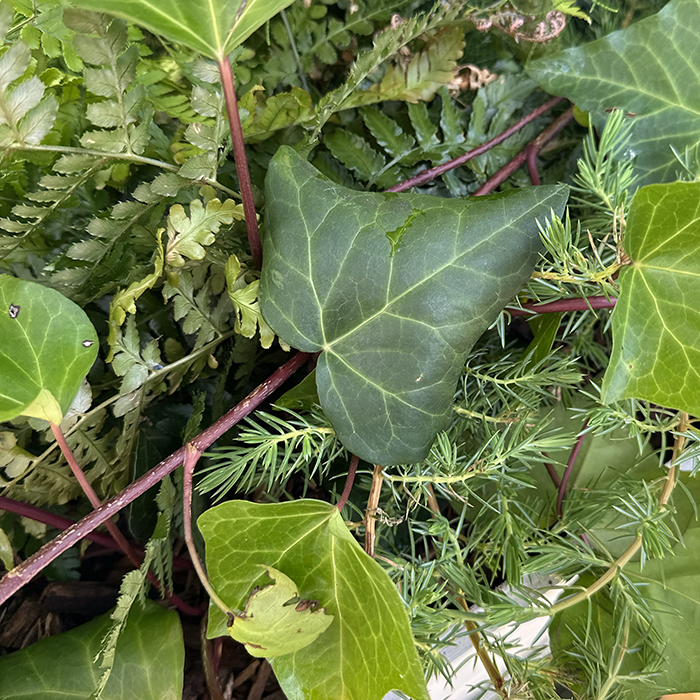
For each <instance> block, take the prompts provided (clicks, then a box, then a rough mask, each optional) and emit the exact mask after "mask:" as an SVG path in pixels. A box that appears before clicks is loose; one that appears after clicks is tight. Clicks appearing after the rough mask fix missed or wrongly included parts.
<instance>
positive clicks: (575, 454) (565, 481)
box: [557, 419, 588, 518]
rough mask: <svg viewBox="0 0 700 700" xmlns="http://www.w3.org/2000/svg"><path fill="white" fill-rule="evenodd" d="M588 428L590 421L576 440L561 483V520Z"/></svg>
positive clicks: (559, 510) (559, 498) (559, 500)
mask: <svg viewBox="0 0 700 700" xmlns="http://www.w3.org/2000/svg"><path fill="white" fill-rule="evenodd" d="M587 427H588V419H586V421H585V422H584V424H583V427H582V428H581V434H580V435H579V436H578V439H577V440H576V444H575V445H574V448H573V449H572V450H571V454H570V455H569V460H568V461H567V463H566V469H565V470H564V476H562V478H561V482H560V484H559V493H558V494H557V515H558V516H559V517H560V518H561V516H562V512H563V508H562V506H563V504H564V498H565V497H566V487H567V486H568V485H569V479H570V478H571V472H572V471H573V469H574V464H576V458H577V457H578V453H579V452H580V451H581V446H582V445H583V441H584V440H585V439H586V432H585V431H586V428H587Z"/></svg>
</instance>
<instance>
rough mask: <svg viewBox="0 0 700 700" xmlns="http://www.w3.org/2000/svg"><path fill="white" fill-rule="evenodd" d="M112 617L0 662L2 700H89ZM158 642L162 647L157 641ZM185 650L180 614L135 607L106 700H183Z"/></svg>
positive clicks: (120, 644) (121, 640)
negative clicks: (98, 656)
mask: <svg viewBox="0 0 700 700" xmlns="http://www.w3.org/2000/svg"><path fill="white" fill-rule="evenodd" d="M109 626H110V619H109V615H108V614H107V615H101V616H100V617H98V618H96V619H94V620H92V621H91V622H88V623H87V624H85V625H81V626H80V627H76V628H75V629H72V630H71V631H70V632H65V633H63V634H57V635H55V636H53V637H48V638H47V639H42V640H41V641H39V642H36V643H34V644H32V645H30V646H28V647H26V648H25V649H22V650H21V651H16V652H15V653H14V654H8V655H7V656H3V657H2V658H0V697H2V698H3V700H22V699H24V698H32V700H75V699H76V698H85V699H87V698H89V697H90V695H91V693H92V692H93V690H94V689H95V686H96V685H97V682H98V680H99V678H100V675H101V674H102V671H101V669H100V668H99V666H97V665H96V664H95V663H94V659H95V655H96V654H97V653H98V651H99V649H100V643H101V640H102V638H103V637H104V635H105V632H107V630H108V629H109ZM154 640H157V644H155V643H154ZM184 661H185V646H184V644H183V641H182V628H181V626H180V620H179V618H178V616H177V613H176V612H174V611H172V610H165V609H163V608H161V607H160V606H159V605H157V604H156V603H153V602H151V601H146V606H145V607H142V606H140V605H136V606H134V608H133V609H132V611H131V613H130V614H129V620H128V622H127V624H126V627H125V629H124V632H123V633H122V635H121V637H120V638H119V642H118V644H117V650H116V656H115V660H114V668H113V670H112V675H111V677H110V679H109V681H108V683H107V686H106V688H105V689H104V691H103V692H102V696H101V700H180V698H181V697H182V677H183V665H184Z"/></svg>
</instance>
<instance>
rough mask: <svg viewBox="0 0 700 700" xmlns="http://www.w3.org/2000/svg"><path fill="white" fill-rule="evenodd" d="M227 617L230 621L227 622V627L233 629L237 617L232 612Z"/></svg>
mask: <svg viewBox="0 0 700 700" xmlns="http://www.w3.org/2000/svg"><path fill="white" fill-rule="evenodd" d="M226 616H227V617H228V620H227V621H226V627H231V626H232V625H233V622H234V620H235V619H236V616H235V615H234V614H233V613H232V612H227V613H226Z"/></svg>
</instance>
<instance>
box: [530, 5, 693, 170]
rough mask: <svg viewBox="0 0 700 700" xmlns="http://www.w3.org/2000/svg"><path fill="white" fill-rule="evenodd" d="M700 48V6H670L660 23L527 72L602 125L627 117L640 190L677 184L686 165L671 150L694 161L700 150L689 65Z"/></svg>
mask: <svg viewBox="0 0 700 700" xmlns="http://www.w3.org/2000/svg"><path fill="white" fill-rule="evenodd" d="M699 41H700V2H698V0H671V2H669V3H668V4H667V5H666V6H665V7H664V8H663V9H662V10H661V11H660V12H659V13H658V14H657V15H655V16H653V17H649V18H648V19H645V20H642V21H641V22H637V23H636V24H634V25H632V26H631V27H628V28H627V29H623V30H621V31H618V32H613V33H612V34H610V35H608V36H607V37H605V38H604V39H599V40H598V41H594V42H591V43H589V44H586V45H585V46H580V47H576V48H572V49H568V50H567V51H564V52H562V53H560V54H558V55H556V56H552V57H547V58H543V59H541V60H538V61H534V62H533V63H531V64H530V65H529V66H528V69H527V70H528V73H529V74H530V75H531V76H532V77H533V78H534V79H535V80H536V81H537V82H538V83H539V84H540V85H541V86H542V87H543V88H544V89H545V90H547V91H548V92H550V93H552V94H554V95H565V96H566V97H568V98H569V99H570V100H572V101H573V102H575V103H576V105H577V106H578V107H579V108H580V109H582V110H583V111H585V112H591V113H592V116H596V117H597V119H598V120H599V121H600V122H601V123H602V122H603V121H604V118H605V110H606V109H607V110H609V109H612V108H615V107H617V108H620V109H624V110H625V111H627V112H628V113H629V114H630V115H631V119H632V134H631V141H630V143H629V152H628V155H629V157H636V159H637V160H636V169H637V172H638V173H639V175H640V184H650V183H654V182H662V181H669V180H675V179H676V173H677V171H678V170H680V165H679V163H678V161H677V159H676V157H675V155H674V153H673V150H672V149H675V151H676V152H678V153H684V152H685V150H686V149H689V150H690V151H691V155H692V152H693V151H695V152H696V153H697V149H698V144H699V143H700V69H698V66H697V63H695V62H694V61H689V60H688V57H689V56H694V55H695V52H696V49H697V46H698V42H699ZM632 115H633V116H632Z"/></svg>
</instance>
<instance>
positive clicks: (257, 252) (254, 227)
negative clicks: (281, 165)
mask: <svg viewBox="0 0 700 700" xmlns="http://www.w3.org/2000/svg"><path fill="white" fill-rule="evenodd" d="M219 73H220V74H221V85H222V86H223V89H224V99H225V100H226V112H227V113H228V124H229V128H230V130H231V140H232V142H233V157H234V159H235V161H236V170H237V171H238V183H239V185H240V188H241V199H242V200H243V213H244V214H245V227H246V231H247V232H248V244H249V245H250V252H251V254H252V256H253V264H254V265H255V266H256V267H257V268H258V270H261V269H262V244H261V243H260V231H259V230H258V219H257V216H256V214H255V199H254V198H253V186H252V184H251V182H250V171H249V170H248V159H247V158H246V155H245V141H244V140H243V127H242V126H241V118H240V116H239V114H238V101H237V100H236V85H235V83H234V81H233V71H232V70H231V61H230V60H229V58H228V56H226V57H225V58H223V59H222V60H220V61H219Z"/></svg>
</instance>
